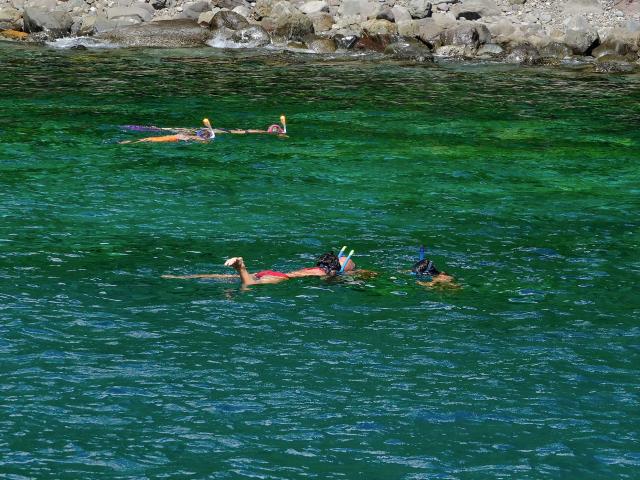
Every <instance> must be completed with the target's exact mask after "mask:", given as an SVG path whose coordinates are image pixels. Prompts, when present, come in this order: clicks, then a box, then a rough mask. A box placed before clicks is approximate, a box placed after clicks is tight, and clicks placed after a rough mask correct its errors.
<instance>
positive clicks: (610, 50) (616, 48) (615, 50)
mask: <svg viewBox="0 0 640 480" xmlns="http://www.w3.org/2000/svg"><path fill="white" fill-rule="evenodd" d="M632 51H633V45H631V44H629V43H628V42H626V41H624V40H622V39H617V38H610V39H607V40H605V41H604V42H603V43H602V44H600V45H598V46H597V47H596V48H594V49H593V51H592V52H591V55H593V56H594V57H596V58H599V57H602V56H604V55H621V56H626V55H629V54H630V53H631V52H632Z"/></svg>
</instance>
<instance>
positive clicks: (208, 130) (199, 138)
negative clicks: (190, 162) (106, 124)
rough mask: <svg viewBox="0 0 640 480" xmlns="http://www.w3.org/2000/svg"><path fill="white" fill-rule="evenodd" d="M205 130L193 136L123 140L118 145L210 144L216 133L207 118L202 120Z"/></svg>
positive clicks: (197, 131)
mask: <svg viewBox="0 0 640 480" xmlns="http://www.w3.org/2000/svg"><path fill="white" fill-rule="evenodd" d="M202 123H203V124H204V126H205V128H201V129H200V130H196V131H195V132H194V134H188V133H174V134H173V135H162V136H159V137H146V138H141V139H139V140H125V141H123V142H120V143H142V142H145V143H146V142H152V143H169V142H210V141H212V140H214V139H215V138H216V132H215V130H214V129H213V128H212V127H211V122H209V119H208V118H205V119H203V120H202Z"/></svg>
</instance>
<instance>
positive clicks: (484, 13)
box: [451, 0, 502, 20]
mask: <svg viewBox="0 0 640 480" xmlns="http://www.w3.org/2000/svg"><path fill="white" fill-rule="evenodd" d="M451 12H452V13H453V14H454V15H455V17H456V19H458V20H460V19H465V20H478V19H480V18H483V17H492V16H498V15H501V14H502V12H501V11H500V9H499V8H498V7H497V6H496V4H495V2H494V1H493V0H466V1H465V2H463V3H459V4H456V5H454V6H453V8H452V9H451Z"/></svg>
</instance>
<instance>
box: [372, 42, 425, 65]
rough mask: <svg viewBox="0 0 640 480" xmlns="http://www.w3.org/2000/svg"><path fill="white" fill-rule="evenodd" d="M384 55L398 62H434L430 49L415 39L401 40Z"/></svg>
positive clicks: (390, 46) (390, 45) (393, 44)
mask: <svg viewBox="0 0 640 480" xmlns="http://www.w3.org/2000/svg"><path fill="white" fill-rule="evenodd" d="M384 53H385V54H387V55H390V56H391V57H393V58H395V59H397V60H406V61H411V62H418V63H427V62H433V54H432V53H431V50H430V49H429V47H427V46H426V45H425V44H424V43H422V42H420V41H419V40H416V39H415V38H402V37H401V38H400V39H398V40H397V41H396V42H394V43H391V44H389V45H388V46H387V48H385V49H384Z"/></svg>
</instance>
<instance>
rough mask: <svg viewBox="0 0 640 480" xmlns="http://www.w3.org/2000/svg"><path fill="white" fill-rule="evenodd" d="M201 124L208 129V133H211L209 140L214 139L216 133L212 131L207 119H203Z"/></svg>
mask: <svg viewBox="0 0 640 480" xmlns="http://www.w3.org/2000/svg"><path fill="white" fill-rule="evenodd" d="M202 123H203V124H204V126H205V127H207V128H208V129H209V132H210V133H211V138H210V140H213V139H214V138H216V132H214V131H213V127H212V126H211V122H210V121H209V119H208V118H203V119H202Z"/></svg>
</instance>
